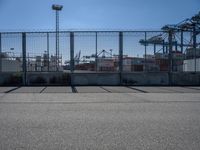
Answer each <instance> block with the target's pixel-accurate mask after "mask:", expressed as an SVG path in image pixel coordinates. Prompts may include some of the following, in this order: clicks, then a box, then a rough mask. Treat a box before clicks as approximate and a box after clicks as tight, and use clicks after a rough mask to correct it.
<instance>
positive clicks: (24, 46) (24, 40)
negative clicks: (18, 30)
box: [22, 32, 27, 85]
mask: <svg viewBox="0 0 200 150" xmlns="http://www.w3.org/2000/svg"><path fill="white" fill-rule="evenodd" d="M22 56H23V65H22V67H23V85H26V84H27V74H26V73H27V65H26V33H24V32H23V33H22Z"/></svg>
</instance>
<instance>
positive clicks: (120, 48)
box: [119, 32, 123, 84]
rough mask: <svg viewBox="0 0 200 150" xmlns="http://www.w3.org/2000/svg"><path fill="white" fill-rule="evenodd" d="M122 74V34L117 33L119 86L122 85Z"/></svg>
mask: <svg viewBox="0 0 200 150" xmlns="http://www.w3.org/2000/svg"><path fill="white" fill-rule="evenodd" d="M122 72H123V32H119V74H120V84H122Z"/></svg>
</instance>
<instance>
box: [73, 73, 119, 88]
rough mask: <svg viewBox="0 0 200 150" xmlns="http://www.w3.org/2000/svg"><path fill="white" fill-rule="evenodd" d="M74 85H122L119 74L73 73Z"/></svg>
mask: <svg viewBox="0 0 200 150" xmlns="http://www.w3.org/2000/svg"><path fill="white" fill-rule="evenodd" d="M71 79H72V84H73V85H120V76H119V74H118V73H73V74H71Z"/></svg>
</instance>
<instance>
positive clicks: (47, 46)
mask: <svg viewBox="0 0 200 150" xmlns="http://www.w3.org/2000/svg"><path fill="white" fill-rule="evenodd" d="M47 55H48V56H47V57H48V69H47V70H48V72H49V33H48V32H47Z"/></svg>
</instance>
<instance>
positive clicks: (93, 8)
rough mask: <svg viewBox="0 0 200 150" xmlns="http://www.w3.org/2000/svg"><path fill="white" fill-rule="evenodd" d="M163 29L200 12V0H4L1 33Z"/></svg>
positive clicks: (0, 2)
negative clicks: (57, 25) (56, 8)
mask: <svg viewBox="0 0 200 150" xmlns="http://www.w3.org/2000/svg"><path fill="white" fill-rule="evenodd" d="M54 3H56V4H62V5H64V8H63V11H62V12H61V14H60V28H61V29H160V28H161V27H162V26H163V25H165V24H173V23H178V22H179V21H181V20H183V19H185V18H189V17H191V16H193V15H194V14H196V13H197V12H198V11H200V0H0V30H2V31H5V30H41V29H46V30H48V29H50V30H51V29H54V28H55V14H54V12H53V11H52V10H51V5H52V4H54Z"/></svg>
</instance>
